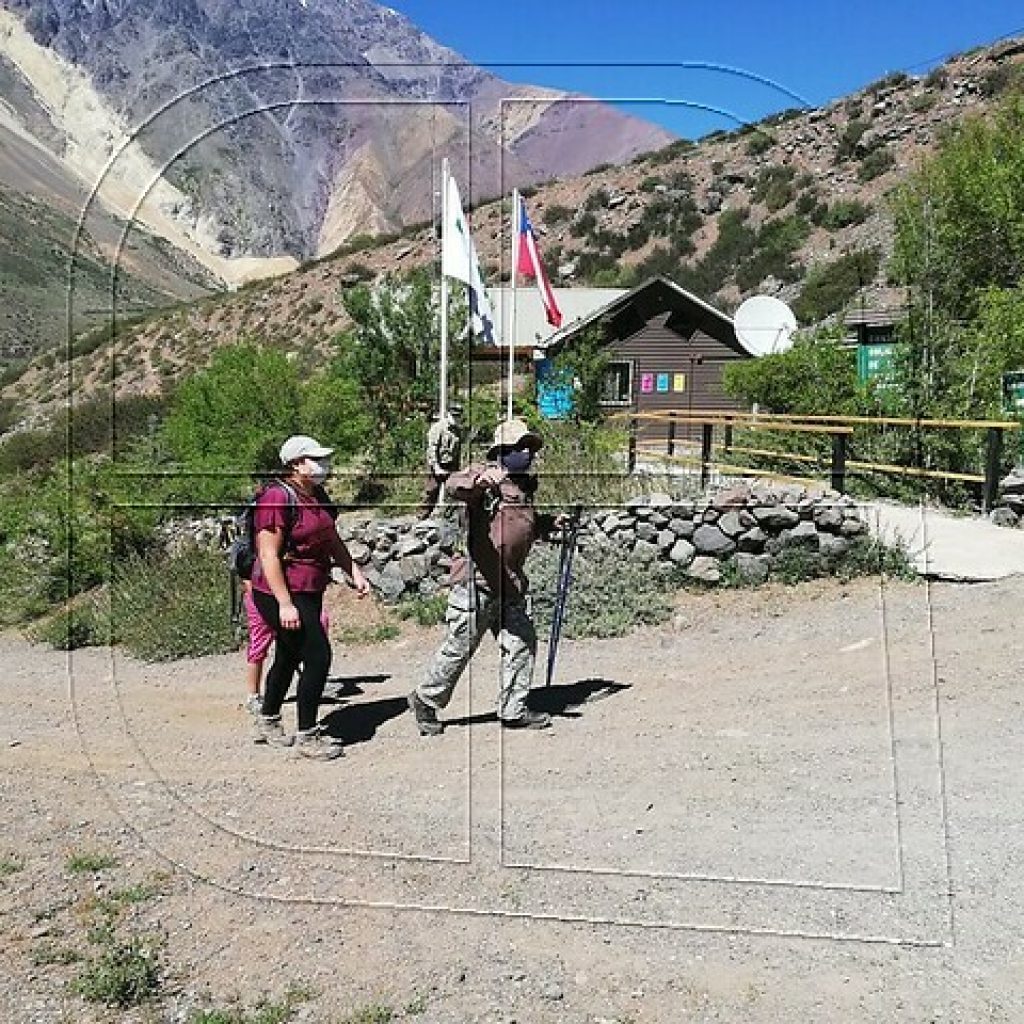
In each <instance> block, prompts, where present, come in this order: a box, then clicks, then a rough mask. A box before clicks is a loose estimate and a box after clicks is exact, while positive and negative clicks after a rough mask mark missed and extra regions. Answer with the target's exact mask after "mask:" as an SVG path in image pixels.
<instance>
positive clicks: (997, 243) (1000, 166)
mask: <svg viewBox="0 0 1024 1024" xmlns="http://www.w3.org/2000/svg"><path fill="white" fill-rule="evenodd" d="M893 208H894V216H895V223H896V240H895V249H894V268H895V270H896V272H897V274H898V275H899V277H900V279H901V280H902V281H903V282H904V283H906V284H908V285H910V286H911V287H912V288H914V289H915V290H916V292H917V296H916V299H917V301H918V302H919V303H921V304H923V305H926V306H927V307H928V308H929V309H933V310H938V311H941V312H943V313H946V314H948V315H949V316H951V317H953V318H955V319H959V320H967V319H970V318H972V317H973V316H974V315H975V313H976V312H977V310H978V303H979V298H980V295H981V293H982V292H983V290H984V289H987V288H992V287H994V288H1005V289H1012V288H1016V287H1018V286H1019V285H1020V282H1021V280H1022V279H1024V95H1019V94H1018V95H1013V96H1011V97H1010V98H1009V99H1008V100H1007V101H1006V102H1005V103H1004V104H1003V105H1002V106H1001V107H1000V108H999V109H998V110H997V111H996V113H995V114H994V115H993V116H991V117H989V118H985V117H973V118H968V119H966V120H965V121H963V122H962V123H961V124H960V126H959V127H958V128H957V129H956V130H954V131H953V132H951V133H950V134H949V135H948V136H946V138H945V139H944V141H943V142H942V144H941V145H940V147H939V150H938V152H937V153H936V154H935V155H934V156H933V157H932V158H931V159H929V160H927V161H926V162H925V163H924V164H923V165H922V166H921V168H920V169H919V170H918V171H917V173H915V174H914V175H913V176H912V177H911V179H910V180H909V181H908V182H907V183H906V184H905V185H904V186H903V187H902V188H900V189H899V190H898V191H897V193H896V195H895V198H894V201H893Z"/></svg>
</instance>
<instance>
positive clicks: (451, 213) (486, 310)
mask: <svg viewBox="0 0 1024 1024" xmlns="http://www.w3.org/2000/svg"><path fill="white" fill-rule="evenodd" d="M446 198H447V202H446V204H445V206H446V209H445V222H444V225H443V227H442V230H441V273H442V274H444V275H445V276H446V277H454V278H455V279H456V280H457V281H461V282H462V283H463V284H465V285H466V287H467V288H468V289H469V309H470V314H471V316H472V318H473V333H474V334H479V335H482V336H483V338H484V340H485V341H487V342H488V343H489V344H491V345H494V344H495V340H494V314H493V313H492V312H491V304H490V302H489V301H488V299H487V292H486V291H485V290H484V282H483V278H482V277H481V275H480V261H479V260H478V259H477V255H476V246H474V245H473V239H472V237H471V236H470V234H469V225H468V224H467V223H466V216H465V214H464V213H463V212H462V199H461V198H460V197H459V186H458V185H457V184H456V181H455V178H454V177H452V176H451V175H449V177H448V194H447V197H446Z"/></svg>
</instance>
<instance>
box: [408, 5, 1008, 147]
mask: <svg viewBox="0 0 1024 1024" xmlns="http://www.w3.org/2000/svg"><path fill="white" fill-rule="evenodd" d="M388 6H390V7H393V8H394V9H395V10H398V11H400V12H401V13H402V14H404V15H406V16H407V17H409V18H410V19H411V20H412V21H414V22H415V23H416V24H417V25H418V26H419V27H420V28H422V29H423V30H424V31H426V32H427V33H428V34H429V35H431V36H433V37H434V38H435V39H437V40H438V41H439V42H441V43H444V44H445V45H446V46H450V47H452V48H453V49H455V50H457V51H459V52H460V53H461V54H462V55H463V56H465V57H466V58H467V59H469V60H470V61H472V62H473V63H475V64H481V65H485V66H487V67H489V68H490V69H491V70H493V71H494V72H495V73H497V74H499V75H501V77H503V78H506V79H509V80H511V81H524V82H533V83H536V84H539V85H550V86H553V87H556V88H562V89H568V90H573V91H578V92H583V93H587V94H589V95H592V96H596V97H598V98H602V99H609V100H613V101H623V100H625V99H627V98H628V99H643V100H651V101H653V102H642V103H625V104H623V105H624V106H625V107H626V109H627V110H628V111H629V112H630V113H635V114H637V115H639V116H643V117H646V118H648V119H649V120H653V121H657V122H659V123H661V124H664V125H665V126H666V127H668V128H669V129H671V130H672V131H674V132H677V133H678V134H681V135H689V136H693V135H701V134H705V133H706V132H708V131H712V130H715V129H717V128H730V127H734V126H735V123H736V121H737V120H739V121H749V120H757V119H759V118H761V117H763V116H764V115H765V114H768V113H771V112H773V111H777V110H783V109H785V108H787V107H793V106H799V105H800V103H799V101H798V100H797V99H795V98H794V95H791V94H795V96H796V97H800V98H802V99H803V100H805V101H806V102H808V103H810V104H812V105H814V106H818V105H821V104H823V103H827V102H828V101H829V100H831V99H834V98H835V97H837V96H843V95H845V94H847V93H850V92H853V91H855V90H857V89H859V88H861V87H862V86H865V85H867V84H868V83H870V82H873V81H875V80H876V79H878V78H881V77H882V76H883V75H884V74H886V73H887V72H890V71H896V70H902V71H908V72H911V73H914V74H922V73H924V72H927V71H928V70H929V68H931V67H932V66H934V65H935V64H936V63H940V62H941V60H942V59H943V58H944V57H945V56H947V55H950V54H952V53H955V52H959V51H962V50H967V49H970V48H971V47H973V46H976V45H979V44H983V43H988V42H991V41H993V40H995V39H997V38H999V37H1002V36H1005V35H1008V34H1015V35H1024V4H1022V3H1021V2H1020V0H1012V2H1011V0H980V2H975V3H973V4H971V3H969V2H968V0H931V2H928V3H923V2H919V0H913V2H906V0H885V2H883V0H854V2H850V0H846V2H836V0H820V2H805V3H787V2H785V0H783V2H778V3H774V4H773V3H766V2H763V0H762V2H753V0H734V2H731V3H730V2H720V3H718V4H715V5H712V4H708V3H704V4H695V3H692V2H687V0H632V2H631V3H624V2H622V0H616V2H609V0H517V2H516V3H514V4H498V3H491V2H486V0H475V2H469V0H390V2H389V4H388ZM583 63H593V64H596V65H598V66H597V67H578V66H576V67H574V66H573V65H574V64H583ZM680 63H686V64H703V65H713V66H715V67H655V66H653V65H658V64H680ZM628 64H645V65H647V66H645V67H636V68H630V67H625V66H623V65H628ZM515 65H521V66H515ZM544 65H552V66H544ZM726 69H732V70H731V71H729V70H726ZM737 72H738V73H737ZM666 100H671V101H672V102H664V101H666ZM706 108H713V109H712V110H708V109H706Z"/></svg>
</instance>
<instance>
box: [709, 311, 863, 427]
mask: <svg viewBox="0 0 1024 1024" xmlns="http://www.w3.org/2000/svg"><path fill="white" fill-rule="evenodd" d="M840 340H841V334H840V332H838V331H836V330H832V331H821V332H818V333H817V334H814V335H811V336H809V337H804V338H800V339H798V340H797V341H796V343H795V344H794V345H793V347H792V348H790V349H787V350H786V351H785V352H777V353H774V354H772V355H767V356H762V357H761V358H759V359H745V360H742V361H737V362H733V363H729V364H727V365H726V367H725V372H724V376H723V380H722V386H723V388H724V390H725V392H726V394H729V395H732V396H733V397H734V398H738V399H740V400H741V401H743V402H745V403H747V404H749V405H755V404H756V405H757V406H759V407H760V408H761V409H762V410H763V411H765V412H767V411H771V412H774V413H803V414H805V415H824V416H827V415H841V414H843V413H847V414H852V413H854V412H856V411H858V407H859V406H860V404H861V402H862V399H863V397H864V394H865V392H864V389H863V387H862V386H861V384H860V383H859V381H858V379H857V366H856V360H855V357H854V353H853V352H852V351H850V350H849V349H846V348H843V347H842V346H841V345H840V344H839V342H840Z"/></svg>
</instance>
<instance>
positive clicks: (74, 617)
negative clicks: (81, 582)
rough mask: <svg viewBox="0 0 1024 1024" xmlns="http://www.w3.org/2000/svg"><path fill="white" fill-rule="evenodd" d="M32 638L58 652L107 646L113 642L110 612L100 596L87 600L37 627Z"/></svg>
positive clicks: (34, 628) (60, 612) (65, 609)
mask: <svg viewBox="0 0 1024 1024" xmlns="http://www.w3.org/2000/svg"><path fill="white" fill-rule="evenodd" d="M29 635H30V636H31V637H32V639H33V640H36V641H38V642H40V643H45V644H49V645H50V646H51V647H53V648H55V649H57V650H59V651H73V650H77V649H78V648H80V647H104V646H106V645H108V644H109V643H110V642H111V627H110V612H109V609H107V608H106V607H105V605H104V604H103V602H102V601H101V599H100V598H99V597H88V598H87V599H86V600H84V601H78V602H76V603H74V604H72V605H70V606H69V607H67V608H64V609H62V610H61V611H59V612H57V613H56V614H55V615H51V616H50V617H49V618H47V619H45V620H44V621H43V622H40V623H38V624H36V625H35V626H34V627H33V629H32V630H31V631H30V634H29Z"/></svg>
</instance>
